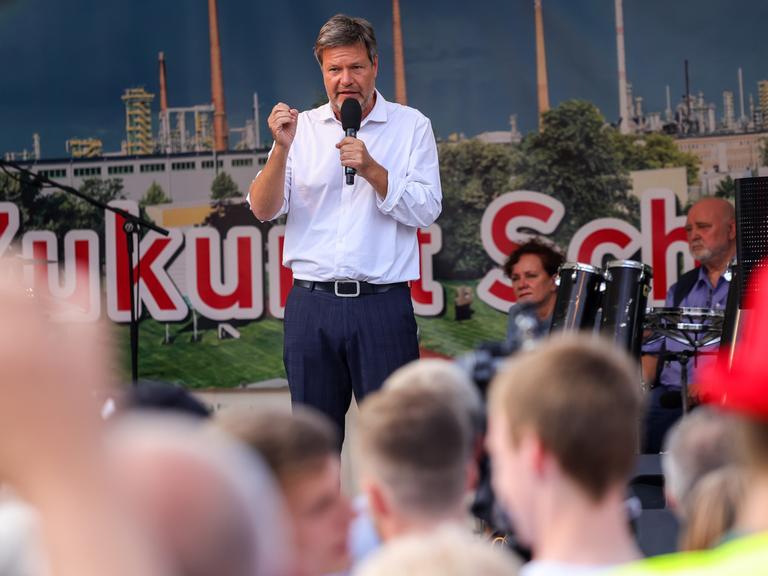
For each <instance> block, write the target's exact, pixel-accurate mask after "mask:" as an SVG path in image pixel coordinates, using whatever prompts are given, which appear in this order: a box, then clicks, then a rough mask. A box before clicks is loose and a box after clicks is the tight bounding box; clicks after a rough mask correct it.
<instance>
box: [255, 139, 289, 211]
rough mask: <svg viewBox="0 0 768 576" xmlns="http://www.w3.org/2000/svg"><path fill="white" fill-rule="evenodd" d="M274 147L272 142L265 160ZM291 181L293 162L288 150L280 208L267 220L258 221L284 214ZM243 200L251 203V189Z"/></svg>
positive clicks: (286, 208) (257, 175)
mask: <svg viewBox="0 0 768 576" xmlns="http://www.w3.org/2000/svg"><path fill="white" fill-rule="evenodd" d="M274 149H275V145H274V143H273V144H272V150H270V151H269V155H268V156H267V161H269V157H270V156H272V151H273V150H274ZM261 173H262V170H259V171H258V173H257V174H256V178H258V177H259V176H261ZM256 178H254V179H253V180H254V182H255V181H256ZM292 181H293V162H292V155H291V153H290V151H289V152H288V160H287V162H286V164H285V186H284V187H283V204H282V206H280V210H278V211H277V212H276V213H275V215H274V216H272V217H271V218H269V219H268V220H260V222H269V221H271V220H274V219H275V218H279V217H280V216H282V215H283V214H286V213H287V212H288V199H289V198H290V197H291V182H292ZM245 201H246V202H248V206H250V205H251V191H250V189H249V190H248V193H247V194H246V195H245Z"/></svg>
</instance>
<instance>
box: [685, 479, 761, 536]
mask: <svg viewBox="0 0 768 576" xmlns="http://www.w3.org/2000/svg"><path fill="white" fill-rule="evenodd" d="M746 487H747V484H746V477H745V475H744V470H742V469H741V467H740V466H725V467H723V468H718V469H717V470H712V471H711V472H707V473H706V474H705V475H704V476H702V477H701V478H700V479H699V481H698V482H697V483H696V485H695V486H694V487H693V489H692V490H691V493H690V495H689V497H688V503H689V506H688V512H687V514H686V518H685V522H684V524H683V526H682V535H681V537H680V546H679V548H680V550H706V549H707V548H713V547H714V546H716V545H718V544H719V543H720V542H721V541H722V540H723V538H725V537H726V536H727V535H728V534H729V533H730V532H731V530H733V528H734V526H735V525H736V517H737V515H738V513H739V509H740V508H741V505H742V502H743V500H744V493H745V491H746Z"/></svg>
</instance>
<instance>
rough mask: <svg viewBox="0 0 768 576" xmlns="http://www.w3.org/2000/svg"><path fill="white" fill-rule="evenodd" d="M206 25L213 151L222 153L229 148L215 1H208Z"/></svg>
mask: <svg viewBox="0 0 768 576" xmlns="http://www.w3.org/2000/svg"><path fill="white" fill-rule="evenodd" d="M208 25H209V28H210V30H209V36H210V42H211V91H212V95H213V136H214V145H213V147H214V150H215V151H216V152H224V151H226V150H227V148H228V147H229V129H228V128H227V113H226V111H225V110H224V80H223V75H222V71H221V45H220V44H219V19H218V16H217V13H216V0H208Z"/></svg>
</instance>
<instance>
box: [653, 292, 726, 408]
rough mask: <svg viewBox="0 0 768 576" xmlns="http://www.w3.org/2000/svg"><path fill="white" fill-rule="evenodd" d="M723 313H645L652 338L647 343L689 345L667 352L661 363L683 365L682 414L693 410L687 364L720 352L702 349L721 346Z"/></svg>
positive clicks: (658, 310)
mask: <svg viewBox="0 0 768 576" xmlns="http://www.w3.org/2000/svg"><path fill="white" fill-rule="evenodd" d="M723 319H724V314H723V311H722V310H710V309H709V308H674V307H666V308H651V309H649V310H648V311H647V312H646V324H645V327H646V329H650V330H651V331H652V332H653V336H652V337H651V338H649V339H647V340H646V343H647V344H652V343H654V342H658V341H659V340H661V339H662V338H665V337H666V338H669V339H670V340H673V341H674V342H677V343H679V344H682V345H684V346H688V348H686V349H684V350H679V351H666V352H664V354H662V355H660V357H659V360H660V361H662V362H663V361H665V360H667V359H671V360H673V361H676V362H678V363H679V364H680V395H681V398H682V405H683V413H688V412H689V411H690V409H691V398H690V395H689V393H688V363H689V361H690V359H691V358H693V359H694V362H695V361H696V359H697V358H698V356H700V355H704V354H707V355H710V354H711V355H715V354H718V352H717V351H702V350H700V348H704V347H706V346H711V345H712V344H718V343H719V342H720V337H721V334H722V330H723Z"/></svg>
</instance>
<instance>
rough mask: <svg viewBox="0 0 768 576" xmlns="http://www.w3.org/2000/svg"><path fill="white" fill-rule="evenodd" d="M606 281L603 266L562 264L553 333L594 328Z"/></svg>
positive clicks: (558, 280)
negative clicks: (601, 288) (602, 289)
mask: <svg viewBox="0 0 768 576" xmlns="http://www.w3.org/2000/svg"><path fill="white" fill-rule="evenodd" d="M602 282H603V274H602V272H601V271H600V269H599V268H596V267H594V266H590V265H589V264H580V263H578V262H566V263H565V264H562V265H561V266H560V268H559V270H558V279H557V297H556V300H555V308H554V311H553V312H552V327H551V328H550V333H553V332H558V331H563V330H565V331H573V330H594V328H595V317H596V316H597V311H598V309H599V308H600V286H601V284H602Z"/></svg>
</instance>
